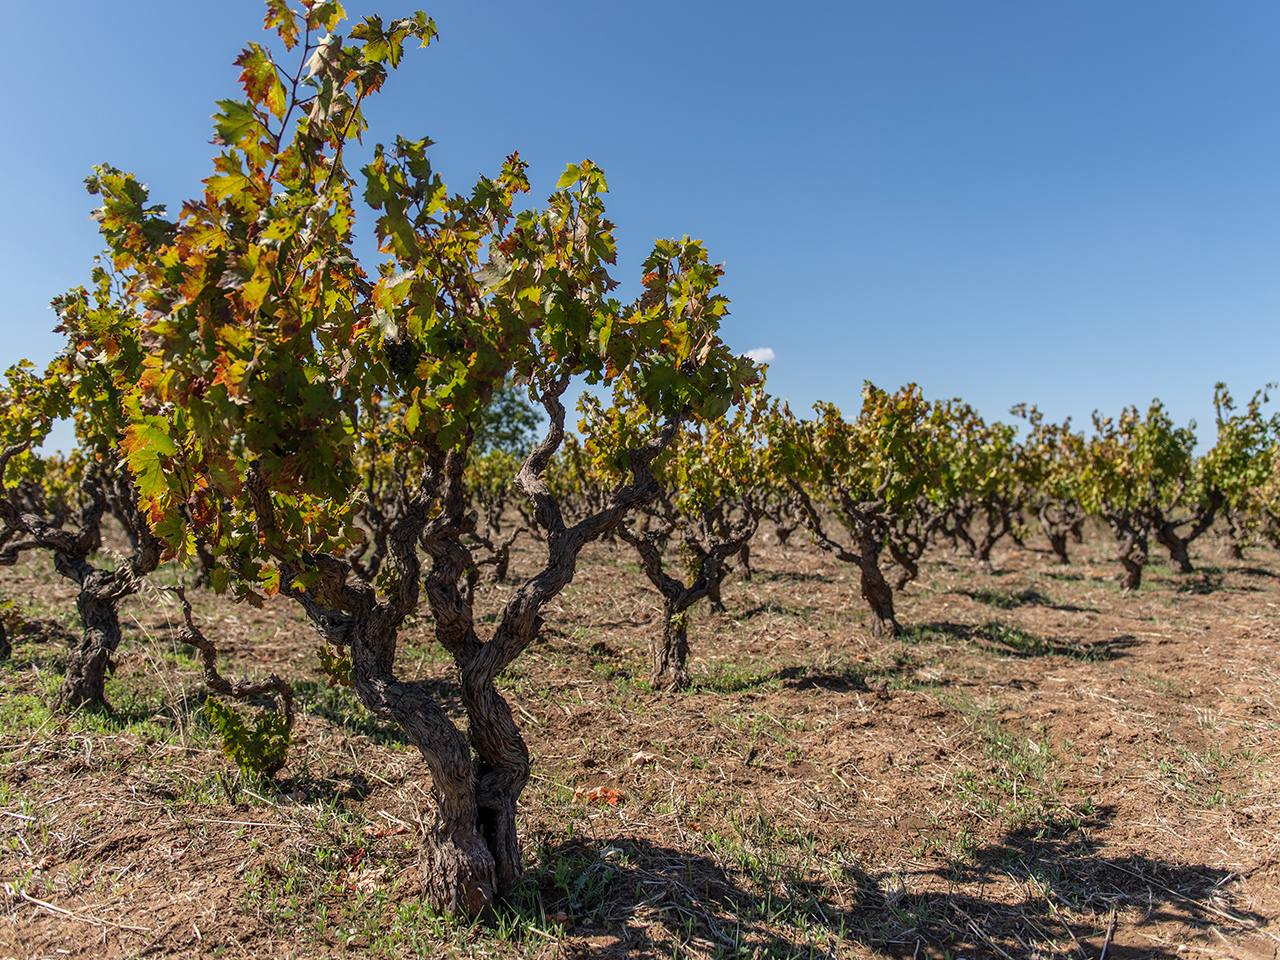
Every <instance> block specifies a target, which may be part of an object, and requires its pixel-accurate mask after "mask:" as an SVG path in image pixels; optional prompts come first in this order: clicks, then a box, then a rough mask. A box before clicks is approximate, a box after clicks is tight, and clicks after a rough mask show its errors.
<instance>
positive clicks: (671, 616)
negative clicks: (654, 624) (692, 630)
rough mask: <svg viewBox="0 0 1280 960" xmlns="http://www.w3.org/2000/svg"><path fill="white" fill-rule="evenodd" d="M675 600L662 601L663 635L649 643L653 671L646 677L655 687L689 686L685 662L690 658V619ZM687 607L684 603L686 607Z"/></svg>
mask: <svg viewBox="0 0 1280 960" xmlns="http://www.w3.org/2000/svg"><path fill="white" fill-rule="evenodd" d="M677 607H678V602H677V601H672V600H666V601H664V602H663V604H662V634H661V636H660V637H659V638H658V639H657V641H656V642H655V643H653V644H651V647H650V650H651V653H652V655H653V672H652V674H651V675H650V677H649V680H650V682H651V683H652V684H653V687H654V689H655V690H685V689H688V687H689V673H688V670H687V669H686V663H687V661H688V659H689V622H688V620H687V618H686V617H685V611H684V610H679V609H677ZM686 609H687V606H686Z"/></svg>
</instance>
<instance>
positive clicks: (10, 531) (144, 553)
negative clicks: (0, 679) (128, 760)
mask: <svg viewBox="0 0 1280 960" xmlns="http://www.w3.org/2000/svg"><path fill="white" fill-rule="evenodd" d="M14 452H16V450H15V448H10V450H8V451H6V452H5V453H4V454H3V455H0V470H3V466H4V464H5V463H7V462H8V459H9V457H11V456H12V455H13V453H14ZM80 494H81V498H82V506H81V507H80V510H79V515H78V517H77V521H76V526H75V529H64V528H63V520H64V517H63V515H62V514H61V513H60V512H59V513H56V514H53V515H42V514H37V513H29V512H26V513H24V512H21V511H20V510H19V506H22V505H25V506H28V507H29V506H32V505H38V503H39V502H42V501H40V500H39V499H38V498H35V499H33V498H32V497H30V496H28V497H26V498H25V499H23V500H22V501H17V500H16V499H15V498H14V497H12V496H10V494H9V491H4V495H3V496H0V523H3V526H4V530H5V533H4V537H3V541H4V549H3V552H0V566H9V565H12V564H13V563H15V562H16V561H17V559H18V557H19V556H20V555H21V554H22V553H23V552H24V551H26V550H32V549H43V550H48V551H50V552H51V553H52V554H53V564H54V569H55V570H57V572H58V573H59V574H61V575H62V576H64V577H66V578H67V579H69V580H71V581H73V582H74V583H75V584H76V585H77V586H78V587H79V588H80V589H79V591H78V593H77V596H76V609H77V611H78V612H79V614H80V623H81V626H82V628H83V630H82V632H81V636H80V642H79V643H78V644H77V645H76V647H75V648H74V649H73V650H72V651H71V654H70V656H69V657H68V660H67V672H66V675H65V676H64V678H63V682H62V686H61V688H60V690H59V692H58V696H57V698H56V700H55V707H56V708H57V709H59V710H63V711H69V710H73V709H76V708H78V707H81V706H87V707H91V708H95V709H109V708H110V705H109V704H108V702H107V697H106V679H107V675H108V674H109V673H111V672H112V671H114V669H115V665H114V663H113V661H112V659H111V657H112V654H114V653H115V651H116V649H117V648H118V647H119V645H120V636H121V634H120V617H119V613H118V607H119V604H120V601H121V600H123V599H124V598H125V597H128V596H131V595H132V594H134V593H136V592H137V590H138V587H139V585H140V583H141V581H142V578H143V577H145V576H146V575H147V574H149V573H151V572H152V571H153V570H155V568H156V567H157V566H158V565H159V563H160V553H161V547H162V545H161V543H160V541H159V540H158V539H157V538H156V537H155V536H154V535H153V534H152V533H151V530H150V528H149V527H148V526H147V523H146V520H145V518H144V517H143V515H142V512H141V511H140V509H139V508H138V502H137V491H136V489H135V488H134V486H133V480H132V477H130V476H129V474H128V471H127V470H126V469H125V468H124V467H123V466H122V465H119V464H115V465H113V467H107V466H104V467H102V468H101V469H99V470H96V471H91V472H90V473H89V474H88V475H86V477H85V479H84V482H83V483H82V484H81V488H80ZM108 509H110V510H111V511H112V512H113V513H114V514H115V515H116V516H117V517H119V518H120V521H121V523H122V524H123V525H124V527H125V531H126V533H128V535H129V540H130V542H131V543H133V544H134V545H135V546H134V550H133V554H132V556H130V557H129V558H128V560H127V561H125V562H124V563H121V564H120V565H119V566H117V567H116V569H115V570H100V569H98V568H97V567H95V566H93V565H92V564H91V563H89V560H88V557H89V556H90V555H91V554H92V553H93V552H94V551H95V550H97V549H98V547H99V546H100V544H101V542H102V537H101V531H102V518H103V515H104V514H105V513H106V511H107V510H108ZM15 537H20V538H21V539H15Z"/></svg>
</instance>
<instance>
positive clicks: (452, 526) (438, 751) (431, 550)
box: [245, 374, 678, 917]
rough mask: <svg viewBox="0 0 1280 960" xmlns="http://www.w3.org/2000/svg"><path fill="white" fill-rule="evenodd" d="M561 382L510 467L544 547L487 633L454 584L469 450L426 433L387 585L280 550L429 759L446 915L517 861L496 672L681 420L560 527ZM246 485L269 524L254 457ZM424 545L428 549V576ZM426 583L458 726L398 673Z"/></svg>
mask: <svg viewBox="0 0 1280 960" xmlns="http://www.w3.org/2000/svg"><path fill="white" fill-rule="evenodd" d="M568 382H569V377H568V375H567V374H566V375H565V376H564V377H563V379H562V380H561V381H560V382H559V383H558V384H557V385H556V386H555V387H553V388H552V389H551V390H550V391H548V393H547V394H545V395H544V397H543V403H544V406H545V407H546V408H547V411H548V413H549V414H550V420H551V422H550V425H549V427H548V432H547V435H546V437H545V438H544V440H543V441H542V443H541V444H539V445H538V447H537V448H535V449H534V450H533V451H532V452H531V453H530V455H529V457H528V459H527V460H526V461H525V463H524V465H523V466H522V467H521V468H520V470H519V472H518V474H517V477H516V482H517V484H518V485H519V487H520V489H521V490H522V491H523V492H524V494H525V495H526V496H527V497H528V499H529V500H530V502H531V503H532V504H533V508H534V509H533V514H534V520H535V522H536V523H537V525H538V526H539V527H540V528H541V529H542V530H543V531H544V534H545V543H546V546H547V559H546V562H545V565H544V566H543V569H542V570H540V571H539V572H538V573H537V574H536V575H535V576H533V577H531V578H530V579H528V580H526V581H525V582H524V583H523V584H521V585H520V586H519V587H518V588H517V589H516V590H515V591H514V592H513V594H512V596H511V598H510V599H509V601H508V602H507V604H506V607H505V608H504V610H503V612H502V615H501V618H500V620H499V623H498V625H497V627H496V628H495V630H494V632H493V634H492V635H491V636H490V638H489V639H488V640H481V638H480V637H479V636H478V635H477V633H476V630H475V622H474V617H473V613H472V609H471V606H470V604H469V603H468V602H467V600H466V597H465V596H464V592H463V591H464V589H465V584H466V582H467V576H466V575H467V572H468V570H469V569H474V567H475V565H474V563H473V562H472V559H471V556H470V553H469V551H468V550H467V548H466V547H465V546H464V545H463V539H464V538H466V537H469V536H471V535H472V534H473V533H474V530H475V525H476V515H475V513H474V512H471V511H468V510H467V507H466V502H467V501H466V494H465V490H464V488H463V484H462V475H463V470H464V467H465V462H466V461H465V452H456V451H455V452H449V453H444V452H443V451H440V450H438V449H436V448H434V447H431V446H430V445H426V449H425V453H426V465H425V467H424V470H423V473H422V477H421V479H420V481H419V484H418V490H417V493H416V494H415V495H414V496H413V497H412V498H410V499H408V500H407V502H406V504H405V510H404V514H403V516H401V517H400V519H399V520H398V521H397V522H396V523H395V524H394V525H393V526H392V528H391V529H390V531H389V533H388V536H387V562H388V563H390V564H391V565H392V567H393V568H394V570H395V573H396V577H395V580H396V584H395V587H394V589H391V590H389V591H388V593H387V595H380V594H379V593H378V591H377V590H375V589H374V587H373V585H372V584H370V583H369V582H368V581H366V580H364V579H362V578H361V577H359V576H358V575H357V574H356V572H355V571H354V570H353V569H352V565H351V564H350V563H349V562H347V561H345V560H343V559H341V558H337V557H333V556H328V555H308V556H306V557H304V558H301V559H302V560H303V562H305V564H306V567H307V568H308V569H309V570H310V571H313V572H318V573H319V574H320V577H319V578H311V579H309V580H308V581H307V586H306V587H305V588H304V587H302V586H300V585H299V583H298V581H297V577H298V574H299V573H300V572H301V568H300V567H299V566H298V564H297V562H295V560H294V559H293V558H290V557H288V556H284V555H283V554H278V555H277V564H278V567H279V569H280V572H281V578H280V582H281V592H282V593H284V594H285V595H287V596H290V597H292V598H293V599H295V600H297V601H298V602H299V603H300V604H301V605H302V606H303V608H304V609H305V610H306V612H307V613H308V615H309V616H310V617H311V619H312V621H313V622H314V623H315V624H316V625H317V627H319V629H320V630H321V632H322V633H323V634H324V635H325V637H326V639H328V640H329V641H330V642H332V643H335V644H338V645H345V646H348V647H349V648H350V652H351V663H352V684H353V687H354V689H355V692H356V695H357V696H358V697H359V699H360V700H361V702H362V703H364V705H365V706H366V707H368V708H369V709H370V710H371V711H372V712H373V713H375V714H376V715H378V716H380V717H384V718H387V719H390V720H393V721H394V722H395V723H396V724H398V725H399V726H400V728H401V729H402V730H403V731H404V733H405V737H406V738H407V739H408V741H409V742H410V743H411V744H412V745H413V746H414V747H415V748H416V749H417V750H418V751H419V753H420V754H421V755H422V757H423V759H424V760H425V762H426V764H427V767H428V769H429V770H430V773H431V780H432V788H433V789H432V795H433V797H434V800H435V813H436V817H435V822H434V823H433V825H432V826H431V827H430V828H429V830H428V831H427V835H426V836H425V837H424V841H423V851H422V856H421V866H422V874H423V879H424V886H425V889H426V893H427V896H428V898H429V899H430V900H431V901H432V902H433V903H435V904H436V905H437V906H438V907H440V908H441V909H443V910H445V911H447V912H449V913H452V914H461V915H464V916H468V917H481V916H485V915H488V914H489V913H490V912H491V911H492V909H493V907H494V905H495V904H496V903H498V902H500V901H503V900H506V899H508V898H510V897H511V895H512V894H513V893H514V891H515V888H516V884H517V882H518V880H519V878H520V874H521V869H522V867H521V854H520V844H519V840H518V834H517V829H516V813H517V803H518V800H519V797H520V793H521V791H522V790H523V789H524V786H525V784H526V783H527V782H528V779H529V771H530V760H529V751H528V748H527V746H526V745H525V742H524V740H523V738H522V737H521V735H520V731H519V729H518V728H517V727H516V724H515V722H514V719H513V717H512V714H511V710H510V708H509V706H508V705H507V703H506V701H505V700H504V699H503V698H502V696H501V695H500V694H499V693H498V692H497V690H496V689H495V687H494V681H495V679H496V678H497V677H498V676H499V674H501V673H502V671H503V670H505V669H506V668H507V666H508V665H510V663H511V662H512V661H513V660H514V659H515V658H516V657H517V656H519V655H520V653H521V652H522V651H523V650H524V649H526V648H527V647H528V646H529V645H530V644H531V643H533V641H534V640H535V638H536V637H537V634H538V631H539V629H540V628H541V626H542V616H541V610H542V607H543V606H544V605H545V604H546V603H547V602H548V601H549V600H550V599H552V598H553V597H555V596H556V595H557V594H558V593H559V592H560V591H561V590H563V589H564V587H565V586H567V585H568V583H569V582H570V581H571V580H572V579H573V576H574V572H575V570H576V564H577V558H578V554H579V553H580V551H581V550H582V548H583V547H584V546H585V545H586V544H587V543H588V542H590V541H591V540H594V539H597V538H599V537H601V536H603V535H605V534H606V533H608V532H610V531H612V530H613V529H615V528H616V527H617V526H618V525H619V524H620V523H622V521H623V520H624V519H625V517H626V516H627V514H628V513H629V512H630V511H632V510H634V509H635V508H636V507H638V506H640V505H641V504H643V503H645V502H647V501H650V500H652V499H653V498H654V497H655V496H656V495H657V493H658V484H657V481H656V480H655V478H654V477H653V474H652V472H651V470H650V464H651V463H652V461H653V459H654V458H655V457H656V456H657V455H658V454H659V453H661V451H662V450H663V449H664V448H665V447H666V446H667V444H669V443H670V441H671V439H672V437H673V436H674V434H675V432H676V429H677V427H678V420H672V421H669V422H668V423H667V424H665V425H664V426H663V428H662V430H661V431H660V433H659V434H658V435H657V436H656V437H654V438H653V439H652V440H651V441H650V442H649V443H648V444H646V445H645V446H644V447H642V448H640V449H636V450H632V451H629V459H630V466H631V473H632V477H633V482H632V483H630V484H627V485H625V486H620V487H618V488H616V489H615V490H613V491H612V492H611V493H610V494H609V497H608V499H607V501H606V502H605V504H604V506H603V508H602V509H601V510H600V511H598V512H597V513H595V514H593V515H590V516H588V517H586V518H584V519H582V520H580V521H579V522H578V523H576V524H574V525H573V526H572V527H567V526H566V525H565V523H564V519H563V517H562V515H561V512H560V507H559V505H558V503H557V502H556V500H555V498H554V497H553V496H552V494H551V491H550V489H549V488H548V486H547V484H546V483H545V481H544V480H543V479H542V476H543V475H545V472H546V468H547V464H548V462H549V460H550V459H551V457H552V455H553V454H554V453H555V450H556V449H557V447H558V446H559V445H560V443H561V441H562V440H563V437H564V407H563V406H562V404H561V403H560V401H559V397H560V396H561V395H562V394H563V392H564V390H565V389H566V388H567V386H568ZM245 490H246V493H247V494H248V495H249V496H250V497H251V499H252V500H253V503H254V509H255V513H256V515H257V522H258V524H259V529H260V534H261V533H264V532H265V531H266V529H267V528H269V527H271V526H272V525H273V524H274V515H273V508H272V504H271V499H270V495H269V491H268V490H267V489H266V486H265V483H264V481H263V480H262V478H261V476H260V475H258V474H257V472H256V468H255V469H254V470H251V471H250V474H249V476H248V477H247V478H246V483H245ZM419 545H421V547H422V548H423V549H424V550H425V552H426V554H427V556H428V557H429V558H430V566H429V569H428V570H427V573H426V575H425V576H423V575H422V569H421V561H420V559H419V556H418V552H417V548H418V546H419ZM422 594H425V597H426V600H427V603H428V604H429V606H430V609H431V613H432V616H433V618H434V620H435V631H436V639H437V640H438V641H439V642H440V644H441V645H442V646H443V647H444V648H445V649H446V650H447V651H448V652H449V653H450V654H451V656H452V657H453V660H454V664H455V667H456V669H457V673H458V678H459V686H460V690H461V699H462V703H463V706H464V708H465V709H466V713H467V734H466V735H465V736H464V735H463V734H462V733H461V732H460V731H459V730H458V728H457V727H456V726H455V725H454V724H453V722H452V721H451V720H450V718H449V717H448V715H447V714H446V713H445V712H444V710H443V709H442V708H441V706H440V705H439V704H438V703H437V702H436V701H435V700H434V699H433V698H432V696H431V695H430V694H429V693H428V692H427V690H426V688H425V687H424V686H423V685H420V684H417V683H414V682H412V681H407V680H403V679H401V678H399V677H398V676H397V675H396V673H395V652H396V638H397V631H398V628H399V626H400V624H401V623H403V622H404V619H405V618H406V617H407V616H408V615H409V614H410V613H412V612H413V610H414V609H416V607H417V606H418V603H419V598H420V596H421V595H422Z"/></svg>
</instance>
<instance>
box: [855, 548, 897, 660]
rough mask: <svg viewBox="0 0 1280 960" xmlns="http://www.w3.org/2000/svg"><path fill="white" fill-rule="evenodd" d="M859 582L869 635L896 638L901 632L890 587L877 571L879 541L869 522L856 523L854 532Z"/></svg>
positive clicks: (878, 568) (878, 566)
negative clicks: (868, 613)
mask: <svg viewBox="0 0 1280 960" xmlns="http://www.w3.org/2000/svg"><path fill="white" fill-rule="evenodd" d="M856 536H857V541H858V569H859V571H860V576H859V581H860V586H861V589H862V599H864V600H866V601H867V606H868V607H869V608H870V610H871V625H870V630H871V635H872V636H873V637H896V636H897V635H898V634H899V633H901V632H902V628H901V627H900V626H899V625H898V620H897V617H896V616H894V612H893V590H892V588H890V586H889V584H888V582H887V581H886V580H885V578H884V574H883V573H882V572H881V571H880V544H881V540H880V538H879V537H878V536H876V534H875V531H874V530H873V529H872V527H871V524H863V525H860V526H859V528H858V530H857V532H856Z"/></svg>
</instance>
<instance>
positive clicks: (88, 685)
mask: <svg viewBox="0 0 1280 960" xmlns="http://www.w3.org/2000/svg"><path fill="white" fill-rule="evenodd" d="M54 567H55V569H57V571H58V572H59V573H61V574H62V575H63V576H64V577H67V578H68V579H72V580H75V581H77V582H78V583H79V584H80V592H79V593H78V594H77V595H76V610H77V611H78V612H79V614H80V623H81V625H82V627H83V628H84V629H83V630H82V632H81V634H80V642H79V643H78V644H77V645H76V647H75V649H74V650H72V651H71V654H70V656H69V657H68V658H67V672H66V674H65V675H64V676H63V678H62V686H61V688H60V689H59V690H58V698H57V700H56V701H55V704H54V706H55V708H56V709H58V710H61V711H64V712H68V711H71V710H74V709H76V708H77V707H80V706H88V707H96V708H106V707H107V692H106V687H107V674H108V673H114V672H115V663H114V662H113V660H112V654H114V653H115V652H116V648H118V647H119V646H120V636H121V634H120V615H119V613H118V610H117V607H118V604H119V602H120V600H121V599H123V598H124V597H125V596H127V595H128V594H129V593H132V592H133V591H132V590H130V589H128V587H127V586H126V585H125V584H122V583H120V582H119V578H118V577H117V576H116V575H115V573H111V572H107V571H104V570H95V569H94V568H93V567H91V566H90V565H89V564H88V563H87V562H85V561H84V560H83V559H82V558H71V557H67V556H65V555H64V554H57V555H56V556H55V558H54Z"/></svg>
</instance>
